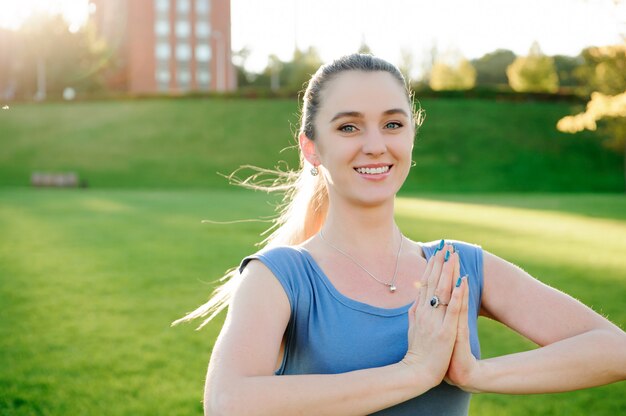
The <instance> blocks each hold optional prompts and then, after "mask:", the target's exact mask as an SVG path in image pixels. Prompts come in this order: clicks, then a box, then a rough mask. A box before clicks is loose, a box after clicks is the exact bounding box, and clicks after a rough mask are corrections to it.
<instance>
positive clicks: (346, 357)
mask: <svg viewBox="0 0 626 416" xmlns="http://www.w3.org/2000/svg"><path fill="white" fill-rule="evenodd" d="M447 242H451V241H450V240H447ZM419 244H420V246H421V247H422V250H423V252H424V255H425V256H426V259H429V258H430V257H431V256H432V254H433V252H434V250H435V248H436V246H437V245H438V244H439V242H438V241H433V242H430V243H419ZM454 244H455V246H456V248H457V252H458V253H459V260H460V267H461V276H464V275H468V283H469V290H470V292H469V329H470V344H471V349H472V354H473V355H474V356H475V357H476V358H480V344H479V342H478V333H477V328H476V321H477V318H478V312H479V310H480V300H481V295H482V288H483V254H482V249H481V248H480V247H479V246H475V245H471V244H468V243H463V242H454ZM252 259H258V260H260V261H261V262H262V263H263V264H265V265H266V266H267V267H268V268H269V269H270V270H271V271H272V273H273V274H274V275H275V276H276V278H277V279H278V281H279V282H280V283H281V285H282V287H283V289H284V290H285V293H286V294H287V297H288V299H289V303H290V306H291V316H290V319H289V323H288V325H287V329H286V333H285V340H286V344H285V353H284V356H283V361H282V363H281V365H280V368H279V369H278V370H277V371H276V375H288V374H337V373H344V372H348V371H353V370H360V369H365V368H373V367H381V366H385V365H390V364H394V363H397V362H399V361H400V360H402V358H404V356H405V354H406V352H407V349H408V338H407V332H408V325H409V321H408V315H407V311H408V310H409V308H410V307H411V304H408V305H405V306H402V307H399V308H391V309H388V308H380V307H376V306H372V305H368V304H366V303H363V302H359V301H356V300H353V299H350V298H348V297H346V296H344V295H342V294H341V293H340V292H339V291H338V290H337V289H336V288H335V287H334V286H333V284H332V283H331V282H330V280H329V279H328V277H327V276H326V275H325V274H324V272H323V271H322V269H321V268H320V267H319V265H318V264H317V263H316V262H315V260H314V259H313V257H312V256H311V254H310V253H309V252H308V251H307V250H306V249H304V248H302V247H287V246H282V247H273V248H269V249H263V250H261V251H259V252H257V253H256V254H254V255H252V256H249V257H246V258H245V259H244V260H243V261H242V263H241V265H240V270H243V269H244V268H245V266H246V264H248V262H249V261H250V260H252ZM469 400H470V394H469V393H466V392H464V391H462V390H461V389H459V388H457V387H454V386H450V385H448V384H447V383H445V382H442V383H441V384H440V385H439V386H436V387H434V388H432V389H431V390H429V391H427V392H426V393H424V394H422V395H420V396H417V397H415V398H413V399H411V400H408V401H406V402H403V403H400V404H398V405H396V406H393V407H390V408H387V409H384V410H381V411H379V412H377V413H375V414H376V415H394V416H395V415H467V413H468V410H469Z"/></svg>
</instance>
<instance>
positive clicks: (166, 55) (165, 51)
mask: <svg viewBox="0 0 626 416" xmlns="http://www.w3.org/2000/svg"><path fill="white" fill-rule="evenodd" d="M155 56H156V58H157V60H158V61H167V60H168V59H170V56H171V51H170V44H169V43H166V42H159V43H157V44H156V48H155Z"/></svg>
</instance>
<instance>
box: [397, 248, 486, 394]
mask: <svg viewBox="0 0 626 416" xmlns="http://www.w3.org/2000/svg"><path fill="white" fill-rule="evenodd" d="M418 284H419V290H418V295H417V298H416V301H415V303H414V304H413V306H412V307H411V308H410V309H409V312H408V314H409V331H408V351H407V353H406V355H405V357H404V359H403V360H402V362H403V363H405V364H406V365H408V366H409V368H411V369H412V370H413V371H414V374H415V377H416V378H417V379H421V380H423V379H424V378H425V377H426V378H430V382H431V383H432V385H433V387H434V386H436V385H438V384H440V383H441V381H442V380H445V381H446V382H447V383H449V384H452V385H456V386H458V387H460V388H462V389H464V390H468V391H471V387H470V385H471V379H472V377H473V376H474V375H475V373H476V372H477V370H478V367H479V363H478V361H477V360H476V358H475V357H474V356H473V355H472V352H471V349H470V339H469V327H468V302H469V286H468V281H467V276H463V277H461V276H460V264H459V255H458V253H457V252H456V250H455V248H454V246H453V245H452V244H445V245H443V246H440V249H439V250H437V252H436V253H435V254H434V255H433V256H431V258H430V259H429V260H428V264H427V266H426V269H425V271H424V275H423V276H422V280H421V281H420V283H418ZM435 297H436V298H437V299H438V302H437V300H436V299H435ZM437 303H438V304H437Z"/></svg>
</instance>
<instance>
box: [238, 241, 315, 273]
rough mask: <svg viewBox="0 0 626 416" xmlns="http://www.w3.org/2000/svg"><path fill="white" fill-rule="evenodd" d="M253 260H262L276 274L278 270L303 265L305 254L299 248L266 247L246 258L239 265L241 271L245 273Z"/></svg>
mask: <svg viewBox="0 0 626 416" xmlns="http://www.w3.org/2000/svg"><path fill="white" fill-rule="evenodd" d="M252 260H260V261H261V262H262V263H263V264H265V265H266V266H268V267H269V268H270V270H272V271H274V272H275V271H276V270H277V269H284V268H293V267H294V266H296V267H297V265H299V264H301V263H302V260H303V253H302V248H300V247H298V246H286V245H285V246H273V247H264V248H262V249H261V250H259V251H257V252H256V253H254V254H250V255H249V256H246V257H244V259H243V260H242V261H241V263H240V265H239V271H240V272H241V271H243V269H244V268H245V267H246V266H247V265H248V263H249V262H250V261H252Z"/></svg>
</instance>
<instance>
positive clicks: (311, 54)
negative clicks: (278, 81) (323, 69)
mask: <svg viewBox="0 0 626 416" xmlns="http://www.w3.org/2000/svg"><path fill="white" fill-rule="evenodd" d="M322 63H323V62H322V58H320V55H319V53H318V52H317V49H315V48H314V47H313V46H310V47H309V48H308V49H307V50H305V51H301V50H299V49H296V50H295V51H294V52H293V60H292V61H291V62H290V65H289V64H285V69H286V70H288V71H287V72H288V73H287V74H286V79H287V86H288V87H289V88H290V89H292V90H297V91H300V90H301V89H303V87H304V85H305V84H306V82H307V81H308V80H309V79H310V78H311V75H313V74H314V73H315V72H316V71H317V69H318V68H319V67H320V66H321V65H322Z"/></svg>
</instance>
